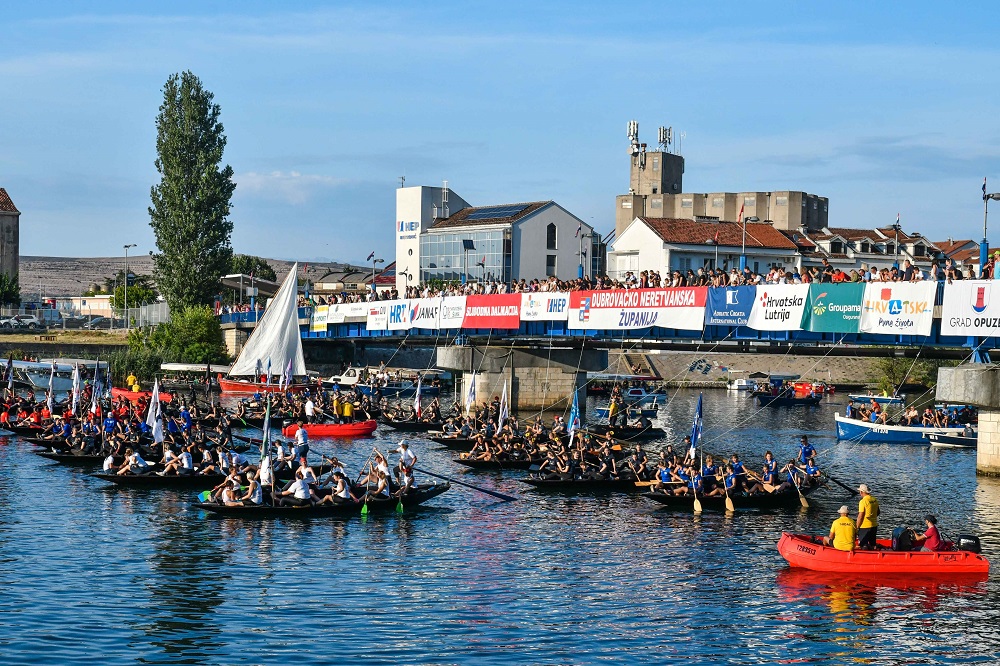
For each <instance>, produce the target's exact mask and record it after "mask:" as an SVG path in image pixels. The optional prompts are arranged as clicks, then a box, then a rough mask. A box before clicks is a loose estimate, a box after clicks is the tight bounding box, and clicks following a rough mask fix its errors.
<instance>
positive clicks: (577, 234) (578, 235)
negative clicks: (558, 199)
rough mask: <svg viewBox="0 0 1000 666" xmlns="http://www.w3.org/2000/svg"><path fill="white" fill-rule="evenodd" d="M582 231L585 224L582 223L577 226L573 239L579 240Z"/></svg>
mask: <svg viewBox="0 0 1000 666" xmlns="http://www.w3.org/2000/svg"><path fill="white" fill-rule="evenodd" d="M581 231H583V223H582V222H581V223H580V224H578V225H577V227H576V233H575V234H573V238H579V237H580V232H581Z"/></svg>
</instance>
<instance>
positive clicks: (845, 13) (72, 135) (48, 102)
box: [0, 1, 1000, 262]
mask: <svg viewBox="0 0 1000 666" xmlns="http://www.w3.org/2000/svg"><path fill="white" fill-rule="evenodd" d="M831 5H834V6H831ZM993 13H994V8H993V7H992V6H991V5H990V4H987V3H972V2H967V3H960V6H958V7H957V8H956V7H955V6H954V5H952V6H948V5H947V4H944V3H934V4H931V3H929V2H911V3H906V4H903V3H891V4H890V3H871V2H867V3H853V2H843V3H778V2H743V3H735V2H733V3H714V2H698V3H666V2H649V3H646V2H633V3H629V4H628V5H624V4H616V3H599V2H595V3H588V2H553V3H544V4H543V3H531V2H525V3H521V2H504V3H482V4H479V3H451V2H434V3H427V4H426V5H421V4H417V3H406V2H400V3H391V4H390V3H382V5H381V6H379V5H378V4H377V3H306V2H301V3H294V2H286V3H280V5H279V4H278V3H265V2H252V1H251V2H240V3H220V2H172V3H169V4H167V3H162V4H161V5H159V7H154V6H153V3H131V2H128V3H127V2H104V3H99V5H98V3H91V6H88V5H87V4H85V3H75V2H49V3H17V4H16V6H9V7H7V8H5V21H4V25H5V29H4V37H3V39H0V80H2V81H4V86H5V89H6V90H5V92H6V94H5V95H4V101H3V103H2V104H0V187H5V188H6V189H7V191H8V192H9V193H10V195H11V197H12V198H13V200H14V202H15V203H16V204H17V206H18V208H19V209H20V210H21V212H22V216H21V252H22V254H35V255H37V254H47V255H63V256H107V255H111V254H118V253H120V252H121V246H122V245H123V244H124V243H133V242H134V243H138V245H139V247H138V248H136V250H134V251H137V252H145V251H148V250H149V249H153V247H154V245H153V235H152V232H151V230H150V228H149V225H148V214H147V212H146V208H147V206H148V204H149V188H150V186H151V185H152V184H154V183H155V182H156V180H157V175H156V172H155V169H154V167H153V160H154V158H155V155H154V141H155V128H154V118H155V116H156V112H157V108H158V106H159V104H160V102H161V99H162V94H161V88H162V85H163V83H164V81H165V80H166V78H167V76H169V75H170V74H171V73H173V72H178V71H181V70H184V69H190V70H192V71H193V72H194V73H195V74H197V75H198V76H199V77H201V79H202V81H203V82H204V84H205V85H206V87H207V88H208V89H210V90H211V91H213V92H214V93H215V96H216V101H217V102H218V103H219V104H220V105H221V107H222V121H223V123H224V125H225V128H226V134H227V136H228V139H229V143H228V147H227V150H226V155H225V159H226V162H227V163H229V164H231V165H232V167H233V169H234V170H235V173H236V176H235V179H236V181H237V188H236V194H235V197H234V207H233V212H232V219H233V222H234V224H235V231H234V233H233V246H234V248H235V249H236V251H238V252H247V253H251V254H259V255H263V256H268V257H280V258H288V259H300V260H316V259H319V258H326V259H335V260H348V261H355V262H357V261H361V260H363V259H364V258H365V256H367V255H368V253H369V252H370V251H371V250H373V249H374V250H376V251H378V252H379V253H380V256H386V257H391V256H392V252H393V247H394V246H393V233H392V230H393V222H394V219H393V218H394V202H395V192H394V190H395V188H396V187H397V186H398V182H399V181H398V178H399V176H401V175H405V176H406V183H407V185H416V184H426V185H439V184H440V183H441V181H442V180H444V179H447V180H448V181H449V183H450V185H451V187H452V188H453V189H454V190H455V191H456V192H457V193H458V194H460V195H461V196H462V197H464V198H465V199H467V200H468V201H470V202H471V203H473V204H476V205H486V204H495V203H506V202H513V201H531V200H541V199H554V200H556V201H558V202H559V203H560V204H561V205H563V206H564V207H566V208H567V209H568V210H570V211H571V212H573V213H574V214H576V215H577V216H579V217H581V218H583V219H584V220H587V221H592V222H593V224H594V225H595V226H596V227H597V229H598V230H599V231H605V232H606V231H609V230H610V229H611V228H612V227H613V225H614V196H615V195H616V194H620V193H623V192H625V191H627V189H628V158H627V154H626V148H627V140H626V136H625V126H626V123H627V122H628V120H630V119H635V120H638V121H639V133H640V139H641V140H643V141H646V142H647V143H649V144H653V143H655V139H656V127H657V126H659V125H661V124H662V125H671V126H673V127H674V128H675V130H677V131H680V132H684V133H685V134H686V138H685V140H684V144H683V152H684V155H685V158H686V160H687V165H686V173H685V178H684V185H685V188H684V189H685V190H686V191H694V192H705V191H720V190H728V191H739V190H765V191H768V190H782V189H793V190H806V191H808V192H812V193H815V194H820V195H823V196H828V197H830V220H831V225H834V226H848V227H866V226H867V227H871V226H875V225H880V226H881V225H884V224H891V223H892V222H893V221H894V220H895V217H896V213H897V212H898V213H900V214H901V215H902V222H903V225H904V228H906V229H907V230H916V231H920V232H921V233H924V234H925V235H927V236H929V237H930V238H931V239H933V240H940V239H943V238H945V237H949V236H950V237H954V238H958V237H968V238H975V239H978V238H979V237H980V236H981V235H982V201H981V198H980V188H981V186H982V179H983V177H984V176H988V177H989V178H990V180H991V182H992V183H994V185H993V186H991V188H990V189H991V191H1000V128H998V126H997V120H996V119H997V118H1000V113H998V111H1000V81H998V80H997V78H996V75H995V72H997V71H1000V53H998V47H997V44H1000V34H998V30H997V28H996V26H995V25H993V23H994V22H993V21H992V20H991V19H990V17H991V16H992V15H993ZM994 219H995V223H994V225H993V229H994V230H996V232H997V233H991V234H990V235H991V237H992V238H993V239H994V244H996V241H997V239H998V237H1000V209H998V210H997V216H996V217H995V218H994Z"/></svg>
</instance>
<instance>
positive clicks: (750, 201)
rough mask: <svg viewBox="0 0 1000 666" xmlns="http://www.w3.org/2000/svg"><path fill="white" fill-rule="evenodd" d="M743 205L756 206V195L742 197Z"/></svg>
mask: <svg viewBox="0 0 1000 666" xmlns="http://www.w3.org/2000/svg"><path fill="white" fill-rule="evenodd" d="M743 205H744V206H756V205H757V197H743Z"/></svg>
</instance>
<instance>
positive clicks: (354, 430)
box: [281, 419, 378, 437]
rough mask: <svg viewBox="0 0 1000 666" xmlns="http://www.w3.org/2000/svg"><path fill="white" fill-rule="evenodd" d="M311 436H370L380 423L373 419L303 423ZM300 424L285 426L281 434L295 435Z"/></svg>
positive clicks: (286, 435)
mask: <svg viewBox="0 0 1000 666" xmlns="http://www.w3.org/2000/svg"><path fill="white" fill-rule="evenodd" d="M302 425H303V427H304V428H305V429H306V432H307V433H309V436H310V437H368V436H369V435H371V434H372V433H373V432H375V428H376V427H378V423H377V422H376V421H375V420H374V419H371V420H369V421H355V422H354V423H304V424H302ZM298 429H299V426H298V425H296V424H295V423H293V424H291V425H288V426H285V427H284V428H282V430H281V434H282V435H284V436H285V437H294V436H295V431H296V430H298Z"/></svg>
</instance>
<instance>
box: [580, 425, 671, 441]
mask: <svg viewBox="0 0 1000 666" xmlns="http://www.w3.org/2000/svg"><path fill="white" fill-rule="evenodd" d="M587 431H588V432H590V433H592V434H594V435H601V436H604V435H607V434H611V436H612V437H613V438H614V439H617V440H619V441H623V442H638V441H645V440H648V439H661V438H663V437H666V436H667V433H666V431H665V430H664V429H663V428H656V427H653V426H650V427H648V428H636V427H634V426H614V427H611V426H608V425H606V424H605V425H595V426H589V427H588V428H587Z"/></svg>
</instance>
